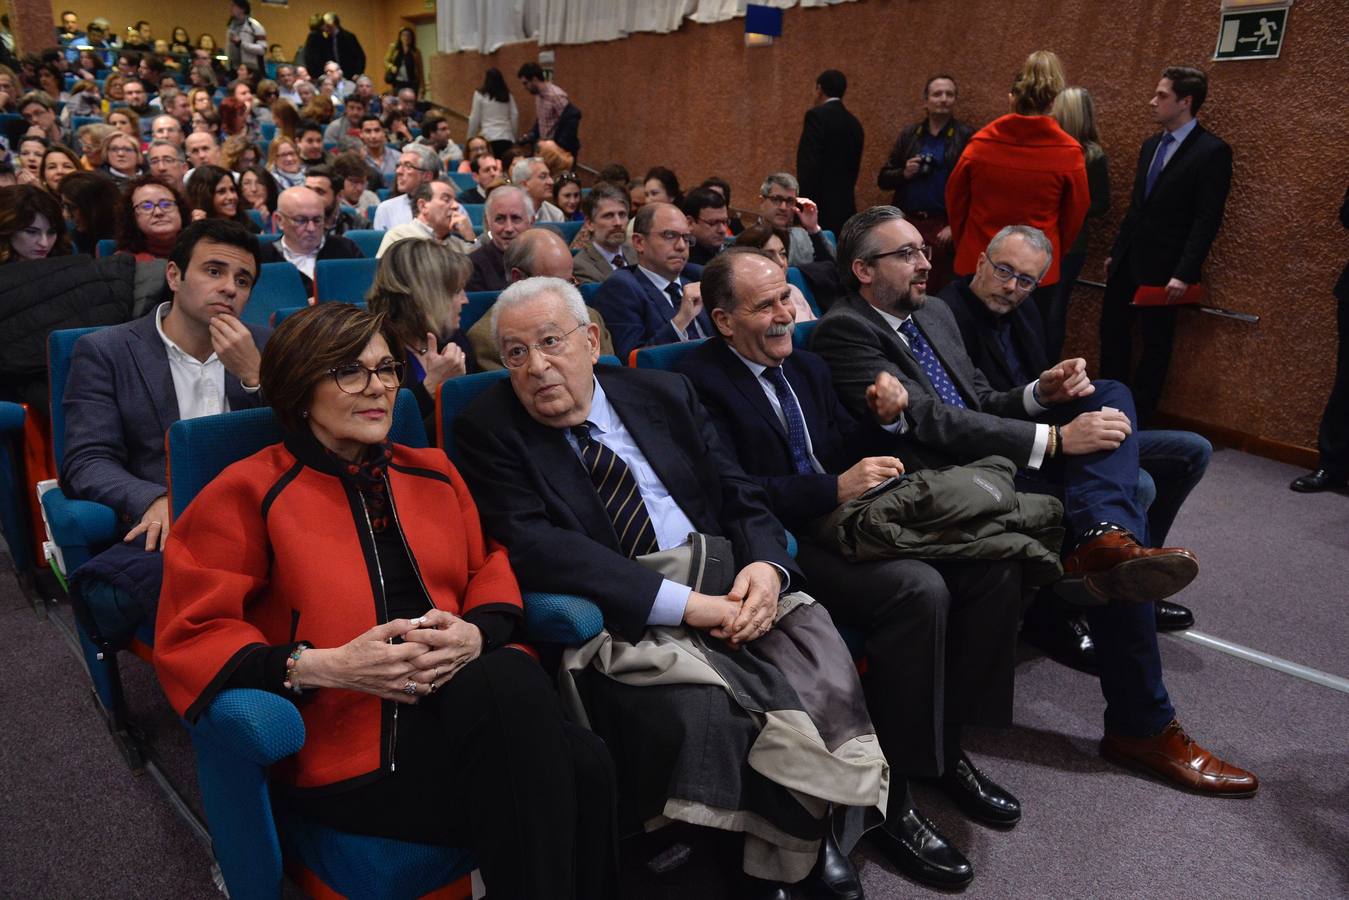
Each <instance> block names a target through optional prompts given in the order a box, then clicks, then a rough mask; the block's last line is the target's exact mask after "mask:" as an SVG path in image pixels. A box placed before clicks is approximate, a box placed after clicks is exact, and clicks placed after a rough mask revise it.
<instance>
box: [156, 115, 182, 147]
mask: <svg viewBox="0 0 1349 900" xmlns="http://www.w3.org/2000/svg"><path fill="white" fill-rule="evenodd" d="M150 139H151V140H152V141H168V142H169V143H171V144H173V145H174V146H176V147H181V146H183V125H182V123H181V122H179V121H178V120H177V119H175V118H174V117H173V116H170V115H168V114H165V115H162V116H155V117H154V119H153V120H151V122H150Z"/></svg>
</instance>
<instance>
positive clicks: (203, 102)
mask: <svg viewBox="0 0 1349 900" xmlns="http://www.w3.org/2000/svg"><path fill="white" fill-rule="evenodd" d="M187 105H188V108H189V109H191V110H192V111H193V112H200V111H202V110H206V109H215V102H214V100H212V98H211V92H210V90H208V89H207V88H201V87H194V88H192V89H191V90H189V91H188V92H187Z"/></svg>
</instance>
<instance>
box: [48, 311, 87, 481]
mask: <svg viewBox="0 0 1349 900" xmlns="http://www.w3.org/2000/svg"><path fill="white" fill-rule="evenodd" d="M95 331H98V328H97V327H95V328H60V329H57V330H56V331H53V332H52V333H51V334H50V335H48V336H47V374H48V376H49V379H48V384H49V385H50V396H51V419H52V455H53V456H55V457H56V467H57V468H58V469H60V467H61V460H62V459H64V458H65V453H66V411H65V405H64V404H62V402H61V399H62V398H63V397H65V395H66V382H67V381H69V380H70V358H71V356H72V355H73V354H74V352H75V342H76V341H78V340H79V339H80V338H82V337H84V336H85V335H86V334H92V333H93V332H95Z"/></svg>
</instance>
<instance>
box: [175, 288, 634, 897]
mask: <svg viewBox="0 0 1349 900" xmlns="http://www.w3.org/2000/svg"><path fill="white" fill-rule="evenodd" d="M402 359H403V348H402V347H401V346H400V344H399V341H398V338H397V337H396V336H395V335H394V334H393V332H392V331H390V330H389V329H388V328H387V327H386V325H385V323H384V318H383V316H380V315H376V314H372V313H369V312H366V311H364V310H360V309H357V308H356V307H354V306H349V305H347V304H342V303H323V304H320V305H318V306H313V307H309V308H308V309H305V310H304V311H302V312H300V313H297V314H296V315H294V316H291V317H290V318H288V319H287V320H286V321H285V322H284V323H283V324H282V325H281V326H280V327H279V328H278V329H277V330H276V333H275V334H274V335H273V336H272V337H271V339H270V340H269V341H268V342H267V345H266V349H265V351H264V353H263V357H262V368H261V382H262V390H263V391H264V392H265V394H266V396H267V399H268V402H269V403H270V404H271V406H272V409H273V411H274V412H275V413H276V416H277V419H278V420H279V421H280V423H281V425H282V428H283V430H284V432H285V439H284V440H283V441H282V443H280V444H276V445H274V446H271V447H268V448H266V449H264V450H262V451H260V452H258V453H256V454H254V455H253V456H250V457H248V458H247V459H244V460H241V461H240V462H238V463H235V464H234V465H232V466H230V467H229V468H228V469H226V470H225V471H224V472H222V473H221V474H220V476H219V477H218V478H216V479H215V480H214V481H213V482H212V483H211V484H210V485H208V486H207V487H206V488H205V489H204V490H202V492H201V493H200V494H199V495H198V496H197V498H196V499H195V500H194V501H193V502H192V505H191V506H190V507H189V508H188V510H187V511H186V512H185V513H184V514H183V515H182V517H181V518H180V519H179V520H178V521H177V522H174V523H173V528H172V531H171V533H170V535H169V540H168V544H167V546H166V548H165V552H164V584H163V589H162V592H161V597H160V606H159V614H158V621H157V627H156V642H155V668H156V671H157V672H158V674H159V679H160V682H161V683H162V684H163V686H164V690H165V693H166V694H167V695H168V698H169V701H170V702H171V703H172V704H173V707H174V709H176V710H177V711H178V712H179V714H181V715H183V716H185V717H187V718H188V719H195V718H196V717H197V716H198V715H200V714H201V712H202V711H203V710H204V709H205V708H206V707H207V706H208V705H209V704H210V702H211V700H212V699H213V698H214V697H215V696H216V695H217V694H218V693H219V692H220V691H222V690H224V689H227V688H257V689H262V690H269V691H272V692H275V693H277V694H280V695H281V696H284V697H288V698H292V699H294V700H295V702H296V703H297V704H298V705H299V708H300V714H301V716H302V717H303V719H304V726H305V734H306V739H305V743H304V746H303V747H302V748H301V749H300V751H299V753H297V754H296V755H295V756H293V757H291V758H289V759H287V760H284V761H283V762H282V763H280V764H278V765H277V766H275V767H274V769H273V772H272V780H273V782H274V786H275V789H276V790H275V793H276V795H277V796H278V799H279V801H280V802H281V803H282V804H284V805H285V806H287V807H288V808H289V809H290V810H291V811H292V812H293V813H294V814H296V815H299V816H302V817H304V818H305V819H307V820H309V821H314V822H318V823H320V824H323V825H327V826H329V827H333V828H336V829H338V830H341V831H347V832H354V833H358V834H368V835H375V836H380V837H388V838H394V839H398V840H404V841H416V842H420V843H432V844H444V845H447V846H456V847H467V848H469V849H471V850H472V851H473V854H474V856H475V858H476V861H477V863H478V866H479V868H480V869H481V871H482V874H483V879H484V881H485V882H486V883H487V885H488V890H490V891H491V892H492V896H493V897H513V898H522V900H523V898H539V897H556V898H571V897H607V896H612V894H613V893H614V890H615V886H614V885H615V882H616V872H617V866H616V861H615V859H614V854H613V848H614V837H613V834H614V832H613V827H614V823H613V818H612V813H611V810H612V808H613V803H614V800H613V793H612V791H613V775H612V763H611V762H610V761H609V759H608V753H607V751H606V750H605V749H604V745H603V743H602V742H600V741H599V739H598V738H596V737H595V736H594V735H592V734H590V733H589V732H586V731H585V730H583V729H581V728H578V727H576V726H574V725H571V724H569V723H566V722H564V721H563V719H562V714H561V710H560V707H559V704H558V702H557V697H556V694H555V693H554V691H553V689H552V686H551V685H550V683H549V681H548V679H547V677H546V676H545V675H544V673H543V671H542V669H540V668H539V666H538V665H537V663H535V661H534V659H533V658H532V657H531V656H530V655H529V654H527V653H526V652H525V651H524V650H523V649H520V648H518V647H514V646H510V645H509V644H508V642H509V640H510V637H511V634H512V632H513V631H514V629H515V626H516V624H517V623H518V622H519V620H520V617H521V598H520V588H519V586H518V584H517V583H516V579H515V575H514V573H513V572H512V571H511V568H510V563H509V561H508V560H507V557H506V551H505V550H504V549H503V548H501V547H498V546H495V545H494V544H492V543H491V542H490V541H489V540H488V539H487V538H486V537H484V535H483V531H482V526H481V525H480V524H479V522H478V512H477V508H476V507H475V506H474V503H473V498H472V497H470V496H469V493H468V489H467V488H466V487H465V486H464V482H463V479H462V478H460V477H459V473H458V472H457V471H455V469H454V468H453V467H452V466H451V465H450V464H449V462H448V460H446V458H445V455H444V454H443V453H442V452H441V451H440V450H436V449H429V450H418V449H413V448H411V447H404V446H402V445H397V444H392V443H390V442H389V440H388V433H389V427H390V425H391V424H392V418H393V407H394V397H395V396H396V394H397V391H398V386H399V384H400V383H401V381H402V374H403V363H402V362H401V360H402Z"/></svg>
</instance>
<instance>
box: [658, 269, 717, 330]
mask: <svg viewBox="0 0 1349 900" xmlns="http://www.w3.org/2000/svg"><path fill="white" fill-rule="evenodd" d="M665 293H667V294H669V295H670V303H671V304H673V306H674V308H675V312H679V304H680V302H682V301H683V299H684V288H683V286H681V285H680V283H679V282H678V281H672V282H670V283H669V284H667V285H666V286H665ZM685 332H686V333H687V334H688V336H689V340H691V341H696V340H698V338H703V337H707V335H705V334H703V329H702V328H701V327H699V325H698V319H697V318H694V319H693V321H691V322H689V327H688V328H686V329H685Z"/></svg>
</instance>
